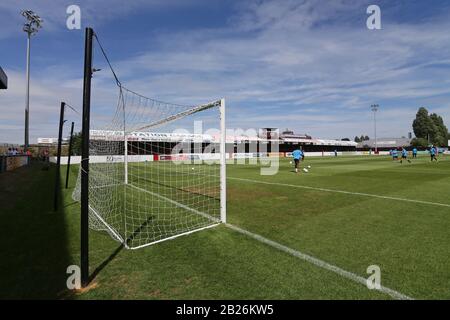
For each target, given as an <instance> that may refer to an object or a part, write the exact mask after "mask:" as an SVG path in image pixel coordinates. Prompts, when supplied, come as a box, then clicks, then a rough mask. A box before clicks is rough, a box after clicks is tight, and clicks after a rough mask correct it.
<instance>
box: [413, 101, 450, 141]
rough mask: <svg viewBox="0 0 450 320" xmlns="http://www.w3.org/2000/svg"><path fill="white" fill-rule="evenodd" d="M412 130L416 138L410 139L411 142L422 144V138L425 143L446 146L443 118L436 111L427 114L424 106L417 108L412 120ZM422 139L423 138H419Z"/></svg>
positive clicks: (445, 130)
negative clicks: (414, 117)
mask: <svg viewBox="0 0 450 320" xmlns="http://www.w3.org/2000/svg"><path fill="white" fill-rule="evenodd" d="M413 130H414V134H415V135H416V138H417V139H414V140H413V141H411V144H413V143H416V144H418V145H421V144H423V140H426V141H427V144H429V143H432V144H435V145H439V146H447V144H448V138H447V137H448V129H447V127H446V126H445V124H444V120H443V119H442V117H441V116H439V115H437V114H436V113H432V114H430V115H429V114H428V110H427V109H425V108H423V107H422V108H419V111H417V114H416V119H414V121H413ZM419 139H423V140H419Z"/></svg>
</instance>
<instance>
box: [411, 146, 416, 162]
mask: <svg viewBox="0 0 450 320" xmlns="http://www.w3.org/2000/svg"><path fill="white" fill-rule="evenodd" d="M412 155H413V158H414V159H415V158H417V148H416V147H414V149H413V150H412Z"/></svg>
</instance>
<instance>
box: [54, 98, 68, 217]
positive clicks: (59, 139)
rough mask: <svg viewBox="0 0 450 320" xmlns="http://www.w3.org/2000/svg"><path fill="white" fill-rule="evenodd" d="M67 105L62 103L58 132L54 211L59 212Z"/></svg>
mask: <svg viewBox="0 0 450 320" xmlns="http://www.w3.org/2000/svg"><path fill="white" fill-rule="evenodd" d="M65 107H66V104H65V103H64V102H61V110H60V111H59V132H58V152H57V154H56V174H55V176H56V178H55V195H54V197H53V210H55V211H56V210H58V194H59V185H60V181H59V180H60V167H61V144H62V134H63V125H64V109H65Z"/></svg>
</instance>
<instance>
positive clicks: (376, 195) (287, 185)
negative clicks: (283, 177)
mask: <svg viewBox="0 0 450 320" xmlns="http://www.w3.org/2000/svg"><path fill="white" fill-rule="evenodd" d="M227 179H232V180H239V181H246V182H252V183H260V184H268V185H274V186H283V187H291V188H299V189H308V190H316V191H323V192H334V193H342V194H350V195H354V196H362V197H371V198H378V199H385V200H394V201H404V202H412V203H419V204H425V205H431V206H439V207H446V208H450V204H446V203H439V202H431V201H423V200H414V199H407V198H398V197H391V196H382V195H378V194H371V193H363V192H352V191H344V190H336V189H327V188H319V187H310V186H302V185H298V184H289V183H281V182H267V181H261V180H253V179H245V178H236V177H227Z"/></svg>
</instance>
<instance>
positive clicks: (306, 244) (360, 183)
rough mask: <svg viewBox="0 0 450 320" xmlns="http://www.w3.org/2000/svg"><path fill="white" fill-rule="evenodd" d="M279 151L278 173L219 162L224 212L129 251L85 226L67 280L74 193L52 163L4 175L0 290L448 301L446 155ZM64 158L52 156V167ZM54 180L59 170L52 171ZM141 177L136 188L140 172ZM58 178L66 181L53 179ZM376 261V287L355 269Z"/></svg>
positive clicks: (449, 162) (70, 295) (6, 293)
mask: <svg viewBox="0 0 450 320" xmlns="http://www.w3.org/2000/svg"><path fill="white" fill-rule="evenodd" d="M302 165H306V166H311V168H310V170H309V172H308V173H304V172H301V173H299V174H296V173H295V172H293V166H292V164H290V161H289V159H282V160H281V161H280V168H279V171H278V173H277V174H276V175H273V176H263V175H260V169H261V167H260V166H259V165H251V164H239V165H238V164H233V163H231V162H230V163H228V165H227V222H228V224H229V225H219V226H217V227H215V228H210V229H207V230H202V231H199V232H196V233H193V234H190V235H186V236H182V237H179V238H176V239H173V240H170V241H165V242H162V243H158V244H155V245H152V246H149V247H145V248H142V249H139V250H127V249H124V248H123V247H122V246H120V244H119V243H118V242H115V241H114V240H112V239H111V237H110V236H109V235H108V234H106V233H103V232H96V231H91V232H90V273H91V274H92V277H93V279H92V282H91V285H90V286H89V287H88V288H87V289H83V290H82V291H78V292H72V291H68V290H67V289H66V278H67V274H66V268H67V267H68V266H69V265H71V264H79V259H80V257H79V239H80V238H79V234H80V226H79V225H80V220H79V216H80V215H79V213H80V207H79V203H77V202H75V201H74V200H72V191H73V187H74V185H75V180H76V176H77V173H78V167H77V166H72V168H71V169H72V170H71V180H70V188H69V189H67V190H66V189H61V197H60V199H61V203H60V206H59V207H60V210H59V211H58V212H53V209H52V204H53V203H52V199H53V198H52V197H53V179H54V173H55V172H54V168H52V169H51V170H50V171H43V170H42V168H41V166H40V165H39V164H34V165H32V166H30V167H27V168H21V169H18V170H16V171H13V172H8V173H5V174H3V175H4V176H3V177H2V180H1V182H0V183H1V187H2V189H3V190H5V192H4V193H3V194H2V195H0V198H1V200H2V203H4V204H5V205H4V206H3V208H2V213H1V215H0V218H1V223H0V228H1V236H0V237H1V240H2V242H3V243H4V246H3V249H2V259H1V261H0V267H1V269H2V270H3V272H2V273H1V274H2V276H1V278H0V282H1V288H2V289H0V298H61V299H405V298H413V299H449V298H450V256H449V252H450V233H449V230H450V216H449V215H450V197H449V192H450V157H449V156H441V157H440V158H439V162H438V163H431V162H430V161H429V158H428V157H425V156H423V157H419V158H418V159H414V160H412V163H403V164H400V163H398V162H393V161H392V160H390V158H388V157H383V156H380V157H368V156H367V157H366V156H358V157H356V156H355V157H351V156H345V157H337V158H331V157H330V158H327V157H324V158H306V159H305V162H304V163H303V164H302ZM64 172H65V167H64V166H63V167H62V173H64ZM61 176H62V177H64V176H65V175H64V174H62V175H61ZM140 184H141V185H140V187H141V188H143V189H146V188H147V187H148V188H150V186H146V185H145V182H144V180H143V179H141V180H140ZM62 185H64V183H63V184H62ZM374 265H375V266H378V267H379V268H380V271H381V286H382V289H381V290H369V289H368V288H367V286H366V285H365V282H364V280H365V279H366V278H368V277H369V276H370V274H368V273H367V269H368V267H369V266H374Z"/></svg>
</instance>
